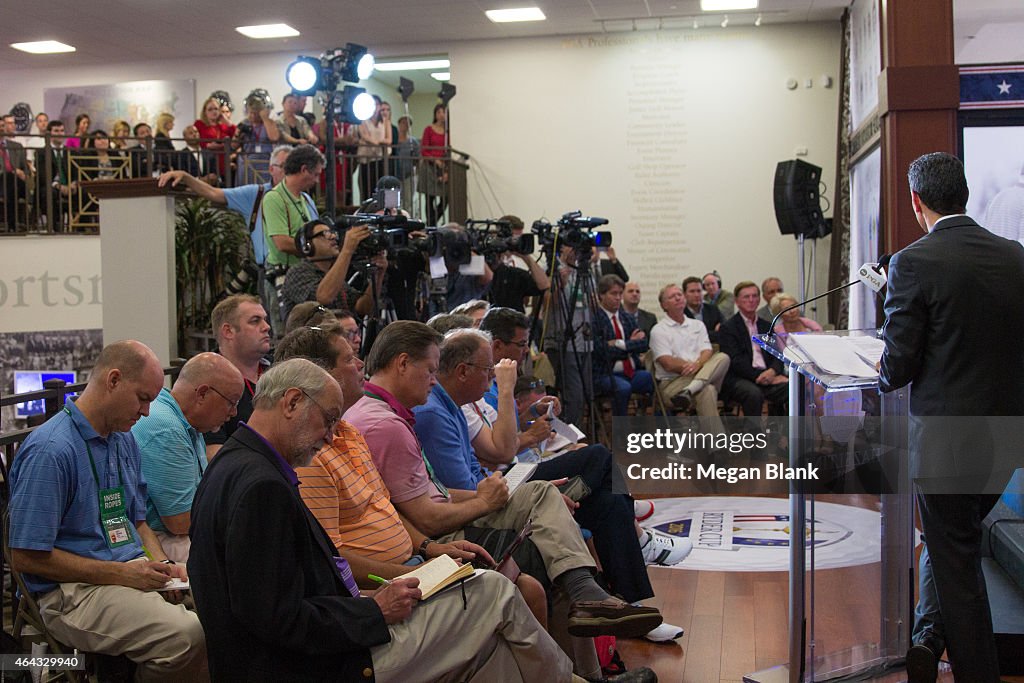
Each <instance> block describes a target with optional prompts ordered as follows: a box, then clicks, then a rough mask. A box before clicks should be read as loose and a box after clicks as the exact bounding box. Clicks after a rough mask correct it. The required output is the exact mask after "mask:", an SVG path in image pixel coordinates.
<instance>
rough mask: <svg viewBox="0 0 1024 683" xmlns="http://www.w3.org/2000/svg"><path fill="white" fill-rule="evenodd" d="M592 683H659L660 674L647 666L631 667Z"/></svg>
mask: <svg viewBox="0 0 1024 683" xmlns="http://www.w3.org/2000/svg"><path fill="white" fill-rule="evenodd" d="M592 683H658V674H656V673H654V672H653V671H651V670H650V669H648V668H647V667H646V666H645V667H641V668H639V669H630V670H629V671H624V672H623V673H620V674H616V675H614V676H609V677H608V678H598V679H597V680H595V681H592Z"/></svg>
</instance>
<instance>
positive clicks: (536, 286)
mask: <svg viewBox="0 0 1024 683" xmlns="http://www.w3.org/2000/svg"><path fill="white" fill-rule="evenodd" d="M498 221H499V222H504V223H508V224H509V225H510V226H511V230H512V240H511V241H512V242H513V243H514V242H516V241H518V240H520V239H521V238H522V235H523V220H522V219H521V218H519V217H518V216H502V217H501V218H499V219H498ZM549 287H551V279H550V278H549V277H548V276H547V273H545V272H544V270H543V269H542V268H541V267H540V265H538V264H537V261H536V260H534V258H533V256H532V255H531V254H527V253H522V252H521V251H517V250H515V249H514V248H513V249H510V250H508V251H505V252H503V253H501V254H500V255H499V256H498V260H497V262H496V264H495V266H494V279H493V280H492V281H491V303H492V304H494V305H495V306H502V307H505V308H512V309H515V310H517V311H519V312H520V313H524V312H525V311H526V309H525V306H524V303H523V302H524V300H525V299H526V297H530V296H540V295H541V294H543V293H544V292H546V291H547V290H548V288H549Z"/></svg>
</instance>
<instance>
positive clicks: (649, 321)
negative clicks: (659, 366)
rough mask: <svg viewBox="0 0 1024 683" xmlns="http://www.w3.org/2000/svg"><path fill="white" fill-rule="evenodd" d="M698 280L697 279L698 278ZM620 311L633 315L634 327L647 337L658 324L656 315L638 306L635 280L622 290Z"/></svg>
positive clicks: (638, 285) (637, 291)
mask: <svg viewBox="0 0 1024 683" xmlns="http://www.w3.org/2000/svg"><path fill="white" fill-rule="evenodd" d="M698 282H699V280H698ZM619 310H621V311H622V312H624V313H626V314H628V315H631V316H633V320H634V321H635V325H634V327H636V328H637V329H639V330H643V333H644V334H645V335H647V339H648V340H650V338H651V330H652V329H654V326H655V325H657V324H658V316H656V315H654V314H653V313H651V312H650V311H645V310H644V309H642V308H640V283H638V282H637V281H636V280H634V281H632V282H627V283H626V284H625V285H624V287H623V290H622V308H621V309H619Z"/></svg>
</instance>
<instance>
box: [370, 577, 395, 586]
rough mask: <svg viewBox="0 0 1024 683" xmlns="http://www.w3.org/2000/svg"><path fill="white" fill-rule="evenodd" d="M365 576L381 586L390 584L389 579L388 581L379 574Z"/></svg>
mask: <svg viewBox="0 0 1024 683" xmlns="http://www.w3.org/2000/svg"><path fill="white" fill-rule="evenodd" d="M366 578H368V579H369V580H370V581H376V582H377V583H379V584H380V585H382V586H390V585H391V582H390V581H388V580H387V579H385V578H383V577H381V576H377V575H376V574H367V575H366Z"/></svg>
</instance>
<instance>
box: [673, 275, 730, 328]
mask: <svg viewBox="0 0 1024 683" xmlns="http://www.w3.org/2000/svg"><path fill="white" fill-rule="evenodd" d="M683 296H684V297H685V298H686V308H685V309H684V310H683V313H685V314H686V317H687V318H694V319H695V320H699V321H701V322H702V323H704V327H706V328H707V330H708V340H709V341H710V342H711V343H712V344H720V342H719V341H718V333H719V331H720V330H721V329H722V323H723V322H724V318H723V317H722V312H721V311H720V310H719V309H718V306H715V305H713V304H708V303H704V285H703V283H702V282H701V281H700V278H699V277H694V276H693V275H691V276H689V277H688V278H686V279H685V280H683Z"/></svg>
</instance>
